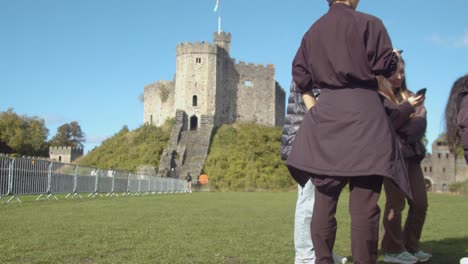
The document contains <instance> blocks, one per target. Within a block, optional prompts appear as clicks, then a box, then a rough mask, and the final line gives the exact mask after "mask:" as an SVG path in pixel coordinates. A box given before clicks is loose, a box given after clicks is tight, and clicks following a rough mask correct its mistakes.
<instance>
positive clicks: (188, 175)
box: [185, 172, 192, 193]
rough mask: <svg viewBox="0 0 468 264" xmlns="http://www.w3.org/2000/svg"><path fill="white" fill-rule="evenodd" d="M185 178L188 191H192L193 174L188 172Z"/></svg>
mask: <svg viewBox="0 0 468 264" xmlns="http://www.w3.org/2000/svg"><path fill="white" fill-rule="evenodd" d="M185 180H186V181H187V190H188V192H189V193H192V176H190V173H188V172H187V175H186V176H185Z"/></svg>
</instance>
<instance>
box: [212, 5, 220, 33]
mask: <svg viewBox="0 0 468 264" xmlns="http://www.w3.org/2000/svg"><path fill="white" fill-rule="evenodd" d="M214 11H215V12H218V34H221V0H216V5H215V9H214Z"/></svg>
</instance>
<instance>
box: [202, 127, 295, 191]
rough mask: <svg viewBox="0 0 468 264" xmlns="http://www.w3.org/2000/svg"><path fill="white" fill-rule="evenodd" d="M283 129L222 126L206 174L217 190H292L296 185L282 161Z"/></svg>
mask: <svg viewBox="0 0 468 264" xmlns="http://www.w3.org/2000/svg"><path fill="white" fill-rule="evenodd" d="M280 138H281V128H279V127H268V126H262V125H258V124H254V123H236V124H234V125H223V126H221V127H220V128H219V129H218V131H217V132H216V134H215V135H214V138H213V142H212V144H211V147H210V152H209V155H208V158H207V160H206V163H205V169H204V172H205V173H206V174H207V175H208V176H209V181H210V186H211V187H212V188H213V189H214V190H231V191H258V190H289V189H292V188H295V186H296V184H295V183H294V181H293V179H292V178H291V177H290V176H289V172H288V170H287V168H286V166H285V165H284V161H282V160H281V158H280Z"/></svg>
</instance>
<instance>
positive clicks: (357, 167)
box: [286, 0, 411, 264]
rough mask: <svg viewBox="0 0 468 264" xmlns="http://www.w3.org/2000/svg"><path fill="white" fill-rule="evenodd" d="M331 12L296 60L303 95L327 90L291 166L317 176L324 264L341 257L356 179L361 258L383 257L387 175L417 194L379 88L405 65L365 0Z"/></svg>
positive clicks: (356, 252)
mask: <svg viewBox="0 0 468 264" xmlns="http://www.w3.org/2000/svg"><path fill="white" fill-rule="evenodd" d="M328 2H329V3H330V9H329V11H328V13H326V14H325V15H324V16H322V17H321V18H320V19H319V20H317V21H316V22H315V23H314V24H313V25H312V26H311V28H310V29H309V30H308V31H307V32H306V34H305V35H304V37H303V39H302V42H301V45H300V47H299V49H298V51H297V53H296V56H295V58H294V61H293V71H292V73H293V79H294V82H295V83H296V85H297V87H298V89H299V90H300V92H301V93H302V94H304V93H307V92H310V91H311V90H312V89H313V88H319V89H320V100H317V103H316V105H315V106H314V107H313V108H312V109H311V110H309V111H308V112H307V113H306V114H305V116H304V120H303V121H302V124H301V126H300V128H299V130H298V132H297V135H296V138H295V139H294V142H293V146H292V148H291V152H290V154H289V157H288V159H287V161H286V165H287V166H288V169H289V170H290V172H291V174H292V175H295V176H294V178H312V183H313V185H314V186H315V187H316V188H315V203H314V209H313V210H314V213H313V215H312V223H311V232H312V241H313V244H314V247H315V255H316V262H315V263H316V264H330V263H333V256H332V249H333V247H334V243H335V236H336V230H337V222H336V219H335V213H336V208H337V203H338V198H339V196H340V194H341V191H342V189H343V188H344V187H345V186H346V184H348V183H349V189H350V203H349V212H350V215H351V251H352V256H353V259H354V263H356V264H363V263H366V264H368V263H377V248H378V239H379V238H378V226H379V220H380V219H379V218H380V208H379V207H378V205H377V201H378V199H379V196H380V191H381V188H382V182H383V177H382V176H384V177H388V178H391V179H393V180H395V181H396V182H397V183H398V185H399V186H400V187H401V188H402V189H403V190H404V191H405V193H407V194H408V195H409V196H411V190H410V188H409V182H408V176H407V174H406V169H405V164H404V160H403V158H402V157H401V155H400V152H399V149H398V147H397V144H396V137H395V133H394V131H393V129H392V127H391V124H390V122H389V119H388V117H387V115H386V113H385V110H384V107H383V105H382V102H381V100H380V98H379V95H378V93H377V87H378V85H377V80H376V76H378V75H384V76H385V77H387V78H388V77H390V76H392V75H393V74H395V72H396V71H397V70H398V69H397V67H398V61H399V54H398V51H396V50H394V49H393V47H392V43H391V41H390V37H389V36H388V33H387V30H386V29H385V27H384V25H383V23H382V21H380V19H378V18H376V17H374V16H371V15H367V14H364V13H360V12H357V11H356V10H355V9H356V7H357V5H358V3H359V0H336V1H333V0H328Z"/></svg>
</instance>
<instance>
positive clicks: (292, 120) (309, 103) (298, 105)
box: [281, 82, 348, 264]
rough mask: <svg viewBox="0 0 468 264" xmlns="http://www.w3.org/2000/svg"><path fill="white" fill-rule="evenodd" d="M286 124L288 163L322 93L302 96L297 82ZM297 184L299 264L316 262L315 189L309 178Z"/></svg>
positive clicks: (338, 258) (336, 257)
mask: <svg viewBox="0 0 468 264" xmlns="http://www.w3.org/2000/svg"><path fill="white" fill-rule="evenodd" d="M289 92H290V93H289V98H288V107H287V114H286V122H285V125H284V127H283V134H282V135H281V159H282V160H286V159H287V158H288V155H289V151H290V150H291V146H292V143H293V141H294V137H295V136H296V133H297V130H298V129H299V126H300V125H301V122H302V120H303V118H304V115H305V113H306V112H307V110H308V109H310V108H312V107H313V106H314V105H315V100H316V99H315V98H317V97H318V95H319V93H320V91H319V90H318V89H314V90H313V91H312V93H313V94H312V95H311V94H309V93H306V94H304V95H301V93H299V91H298V90H297V89H296V85H295V83H294V82H292V83H291V88H290V91H289ZM291 176H293V177H294V175H291ZM295 180H296V182H297V183H298V185H297V202H296V212H295V216H294V248H295V252H296V255H295V258H294V263H295V264H313V263H315V251H314V245H313V243H312V237H311V232H310V228H311V226H310V223H311V220H312V214H313V209H314V198H315V187H314V185H313V184H312V182H311V181H310V179H309V178H303V179H295ZM333 260H334V263H337V264H344V263H346V262H347V261H348V259H347V258H345V257H342V256H339V255H335V254H333Z"/></svg>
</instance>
